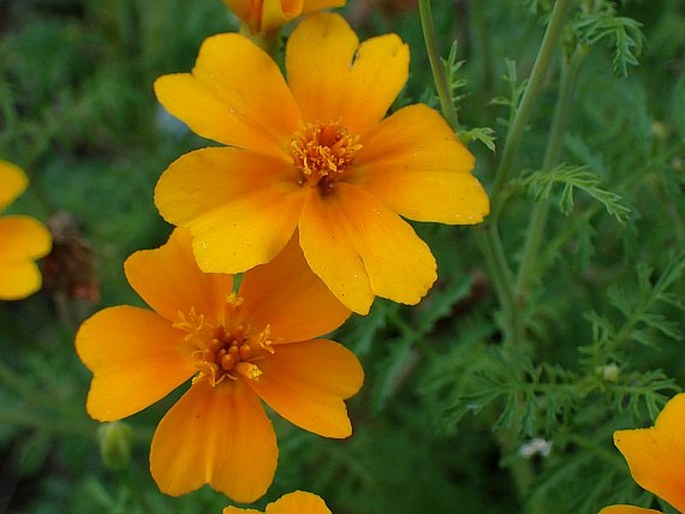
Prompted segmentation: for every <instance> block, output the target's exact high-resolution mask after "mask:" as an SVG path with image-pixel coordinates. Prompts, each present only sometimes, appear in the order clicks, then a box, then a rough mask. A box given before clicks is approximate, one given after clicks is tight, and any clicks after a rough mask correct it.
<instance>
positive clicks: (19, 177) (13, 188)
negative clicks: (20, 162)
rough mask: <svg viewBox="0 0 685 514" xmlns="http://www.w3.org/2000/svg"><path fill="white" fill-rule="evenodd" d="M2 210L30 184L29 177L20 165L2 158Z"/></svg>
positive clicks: (0, 174)
mask: <svg viewBox="0 0 685 514" xmlns="http://www.w3.org/2000/svg"><path fill="white" fill-rule="evenodd" d="M0 184H2V187H1V188H0V210H2V209H4V208H5V207H7V206H8V205H9V204H10V203H12V202H13V201H14V200H15V199H16V198H17V197H18V196H19V195H20V194H22V193H23V192H24V191H25V190H26V187H27V186H28V185H29V179H28V177H27V176H26V174H25V173H24V172H23V171H22V169H21V168H20V167H19V166H16V165H14V164H12V163H11V162H7V161H3V160H0Z"/></svg>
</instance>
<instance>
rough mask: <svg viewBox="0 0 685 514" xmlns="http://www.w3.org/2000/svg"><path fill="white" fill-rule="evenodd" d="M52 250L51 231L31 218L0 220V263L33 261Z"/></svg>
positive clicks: (15, 216) (7, 217) (21, 217)
mask: <svg viewBox="0 0 685 514" xmlns="http://www.w3.org/2000/svg"><path fill="white" fill-rule="evenodd" d="M51 248H52V236H51V235H50V231H49V230H48V229H47V228H46V227H45V225H43V224H42V223H41V222H40V221H38V220H36V219H34V218H32V217H30V216H21V215H13V216H5V217H2V218H0V261H12V260H33V259H38V258H40V257H43V256H44V255H47V254H48V253H49V252H50V249H51Z"/></svg>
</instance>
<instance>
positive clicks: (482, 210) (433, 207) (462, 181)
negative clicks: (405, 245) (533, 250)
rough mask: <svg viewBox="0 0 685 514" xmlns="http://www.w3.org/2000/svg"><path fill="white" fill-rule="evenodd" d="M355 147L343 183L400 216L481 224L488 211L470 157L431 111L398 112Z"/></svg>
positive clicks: (414, 108)
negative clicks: (351, 167) (351, 169)
mask: <svg viewBox="0 0 685 514" xmlns="http://www.w3.org/2000/svg"><path fill="white" fill-rule="evenodd" d="M361 143H362V145H363V147H362V149H361V150H360V151H359V153H358V154H357V156H356V159H355V167H354V172H353V173H351V174H350V179H349V181H350V182H351V183H353V184H356V185H359V186H360V187H363V188H364V189H366V190H367V191H369V192H370V193H371V194H373V195H374V196H376V197H377V198H379V199H381V200H383V201H384V202H385V203H387V204H388V205H389V206H390V208H392V209H393V210H394V211H395V212H397V213H399V214H401V215H402V216H404V217H406V218H409V219H413V220H417V221H435V222H439V223H449V224H459V225H463V224H473V223H479V222H481V221H482V220H483V218H484V217H485V216H486V215H487V214H488V212H489V211H490V205H489V200H488V197H487V194H486V193H485V190H484V189H483V186H482V185H481V184H480V182H478V179H476V178H475V177H474V176H473V175H471V170H472V169H473V165H474V162H475V159H474V157H473V155H471V153H470V152H469V151H468V150H467V149H466V147H465V146H464V145H463V144H462V143H461V142H460V141H459V139H457V137H456V136H455V135H454V132H453V131H452V129H450V127H449V126H448V125H447V123H446V122H445V121H444V120H443V118H442V117H441V116H440V115H439V114H438V113H437V112H436V111H434V110H433V109H430V108H429V107H426V106H425V105H420V104H418V105H412V106H409V107H405V108H403V109H400V110H399V111H397V112H396V113H394V114H393V115H392V116H390V117H388V118H387V119H385V120H383V121H382V122H381V123H380V124H379V125H378V126H377V127H376V128H374V129H373V130H372V131H371V132H370V133H368V134H366V135H365V136H364V137H363V138H362V140H361Z"/></svg>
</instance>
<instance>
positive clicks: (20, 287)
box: [0, 160, 52, 300]
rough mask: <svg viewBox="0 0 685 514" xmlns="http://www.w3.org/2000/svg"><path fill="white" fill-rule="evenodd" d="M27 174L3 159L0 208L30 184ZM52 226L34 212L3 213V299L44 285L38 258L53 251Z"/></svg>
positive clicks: (0, 285)
mask: <svg viewBox="0 0 685 514" xmlns="http://www.w3.org/2000/svg"><path fill="white" fill-rule="evenodd" d="M28 182H29V181H28V178H27V177H26V174H25V173H24V172H23V171H22V170H21V169H20V168H18V167H17V166H15V165H14V164H11V163H9V162H7V161H2V160H0V184H2V185H1V186H0V211H2V210H3V209H4V208H5V207H7V205H9V204H10V203H12V202H13V201H14V200H15V199H16V198H17V197H18V196H19V195H21V194H22V193H23V192H24V190H25V189H26V187H27V186H28ZM51 247H52V237H51V236H50V232H49V231H48V229H47V228H46V227H45V225H43V224H42V223H40V222H39V221H37V220H36V219H34V218H31V217H30V216H22V215H11V216H3V217H0V300H19V299H21V298H26V297H27V296H29V295H31V294H33V293H35V292H36V291H38V290H39V289H40V286H41V284H42V282H43V281H42V276H41V274H40V270H39V269H38V266H37V265H36V263H35V262H34V261H35V260H36V259H39V258H41V257H43V256H45V255H47V254H48V252H50V248H51Z"/></svg>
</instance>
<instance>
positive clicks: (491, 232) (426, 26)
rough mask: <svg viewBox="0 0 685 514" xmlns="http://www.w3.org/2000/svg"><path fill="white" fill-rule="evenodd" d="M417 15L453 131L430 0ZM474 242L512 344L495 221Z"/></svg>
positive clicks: (509, 286) (509, 289)
mask: <svg viewBox="0 0 685 514" xmlns="http://www.w3.org/2000/svg"><path fill="white" fill-rule="evenodd" d="M419 14H420V16H421V28H422V30H423V38H424V40H425V42H426V49H427V51H428V59H429V61H430V63H431V69H432V71H433V81H434V82H435V88H436V90H437V91H438V96H439V98H440V104H441V108H442V114H443V116H444V117H445V119H446V120H447V122H448V123H449V124H450V126H451V127H452V129H453V130H456V128H457V113H456V110H455V107H454V103H453V102H452V98H451V96H450V93H449V84H447V76H446V74H445V68H444V66H443V64H442V62H441V60H440V54H439V53H438V49H437V44H436V42H435V30H434V27H433V20H432V17H431V8H430V0H419ZM476 234H477V238H478V244H479V246H480V248H481V251H482V252H483V255H485V259H486V263H487V266H488V271H489V275H490V280H492V282H493V285H494V288H495V292H496V294H497V299H498V301H499V303H500V305H501V306H502V311H503V313H504V326H503V330H504V333H505V341H507V342H509V343H512V344H515V341H518V340H519V336H520V333H521V332H520V328H519V324H518V322H517V321H518V320H517V319H516V316H515V314H516V307H515V305H514V301H515V293H514V282H513V274H512V272H511V269H510V267H509V263H508V262H507V258H506V254H505V253H504V248H503V247H502V241H501V239H500V237H499V231H498V230H497V225H496V223H494V222H493V223H490V224H489V225H487V226H485V227H484V228H483V229H482V230H479V231H477V232H476Z"/></svg>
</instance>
